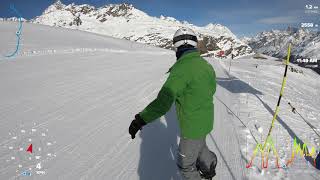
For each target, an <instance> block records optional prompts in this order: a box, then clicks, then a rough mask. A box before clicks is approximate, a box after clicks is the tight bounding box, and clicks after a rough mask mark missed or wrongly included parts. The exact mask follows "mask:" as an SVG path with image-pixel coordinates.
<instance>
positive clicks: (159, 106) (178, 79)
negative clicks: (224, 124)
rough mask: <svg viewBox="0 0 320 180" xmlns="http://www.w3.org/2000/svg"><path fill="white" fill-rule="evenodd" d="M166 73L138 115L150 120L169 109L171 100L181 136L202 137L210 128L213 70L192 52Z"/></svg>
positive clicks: (213, 87) (211, 127)
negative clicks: (156, 91)
mask: <svg viewBox="0 0 320 180" xmlns="http://www.w3.org/2000/svg"><path fill="white" fill-rule="evenodd" d="M169 72H170V75H169V77H168V79H167V80H166V82H165V83H164V85H163V86H162V88H161V90H160V92H159V94H158V96H157V98H156V99H155V100H154V101H152V102H151V103H150V104H149V105H148V106H147V107H146V108H145V109H144V110H143V111H142V112H140V113H139V114H140V116H141V118H142V119H143V120H144V121H145V122H146V123H150V122H152V121H154V120H156V119H157V118H159V117H161V116H163V115H164V114H165V113H166V112H167V111H169V109H170V107H171V105H172V104H173V102H175V104H176V113H177V117H178V121H179V126H180V131H181V137H185V138H189V139H199V138H204V137H205V136H206V135H207V134H209V133H210V132H211V130H212V129H213V121H214V104H213V95H214V93H215V91H216V75H215V71H214V69H213V68H212V66H211V65H210V64H209V63H208V62H207V61H206V60H204V59H203V58H202V57H201V56H200V53H199V52H198V51H196V52H186V53H185V54H183V55H182V57H180V58H179V59H178V60H177V62H176V63H175V64H174V65H173V66H172V67H171V68H170V70H169Z"/></svg>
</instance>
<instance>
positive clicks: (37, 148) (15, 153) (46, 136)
mask: <svg viewBox="0 0 320 180" xmlns="http://www.w3.org/2000/svg"><path fill="white" fill-rule="evenodd" d="M56 143H57V142H56V141H55V140H54V139H53V138H52V136H51V134H50V131H49V129H47V128H43V127H37V124H34V126H33V128H25V127H23V126H20V127H19V128H16V129H14V130H12V131H9V133H8V135H7V137H6V139H5V140H4V141H3V142H1V146H0V155H1V156H0V162H1V163H0V176H1V177H2V178H4V177H5V179H20V178H21V177H24V176H45V175H46V174H47V173H48V172H47V167H46V164H47V162H48V161H51V160H53V159H54V158H55V157H56V154H55V153H54V151H53V150H54V147H55V145H56Z"/></svg>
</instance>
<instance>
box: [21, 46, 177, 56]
mask: <svg viewBox="0 0 320 180" xmlns="http://www.w3.org/2000/svg"><path fill="white" fill-rule="evenodd" d="M97 52H98V53H117V54H146V55H158V56H163V55H170V54H171V52H159V51H151V52H150V51H132V50H125V49H110V48H72V49H64V50H57V49H46V50H25V51H23V52H20V53H19V55H18V57H19V58H21V57H39V56H48V55H65V54H89V53H97Z"/></svg>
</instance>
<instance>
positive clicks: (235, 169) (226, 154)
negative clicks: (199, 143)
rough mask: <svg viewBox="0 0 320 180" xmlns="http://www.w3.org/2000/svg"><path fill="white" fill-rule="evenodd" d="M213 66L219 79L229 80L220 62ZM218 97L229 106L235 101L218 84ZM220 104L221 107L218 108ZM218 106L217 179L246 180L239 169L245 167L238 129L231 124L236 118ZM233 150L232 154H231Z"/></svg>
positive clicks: (215, 137) (214, 135)
mask: <svg viewBox="0 0 320 180" xmlns="http://www.w3.org/2000/svg"><path fill="white" fill-rule="evenodd" d="M212 65H213V67H214V69H215V71H216V74H217V77H222V78H229V76H228V73H227V71H226V69H225V68H224V67H223V66H221V64H220V62H217V60H213V63H212ZM216 96H218V97H219V98H220V99H222V100H223V101H224V102H225V103H226V105H228V106H230V104H232V101H235V97H234V95H233V94H231V93H230V92H229V91H228V90H226V89H224V88H223V87H221V86H219V85H218V84H217V91H216ZM230 97H231V98H230ZM226 98H227V99H226ZM228 98H229V99H228ZM215 102H218V101H215ZM218 104H219V106H217V105H218ZM217 105H216V106H215V107H216V110H215V115H216V118H217V119H216V121H215V126H214V129H215V130H214V131H213V134H212V135H213V137H214V139H215V141H216V145H217V146H218V147H215V148H214V149H217V150H216V152H220V153H221V154H217V156H218V158H219V159H220V164H218V166H217V169H221V171H220V173H218V174H217V178H219V179H233V180H235V178H236V177H241V179H244V178H245V177H244V176H243V175H244V174H245V172H244V169H243V167H239V166H244V165H243V159H242V157H241V147H240V146H239V139H238V135H237V134H236V133H235V132H234V130H235V129H236V127H234V123H232V122H230V121H234V117H233V116H231V115H229V113H228V109H227V108H226V107H224V105H223V104H222V103H221V102H220V103H217ZM230 131H232V132H230ZM231 149H232V153H231V152H230V150H231ZM220 156H221V157H220ZM221 160H223V161H221Z"/></svg>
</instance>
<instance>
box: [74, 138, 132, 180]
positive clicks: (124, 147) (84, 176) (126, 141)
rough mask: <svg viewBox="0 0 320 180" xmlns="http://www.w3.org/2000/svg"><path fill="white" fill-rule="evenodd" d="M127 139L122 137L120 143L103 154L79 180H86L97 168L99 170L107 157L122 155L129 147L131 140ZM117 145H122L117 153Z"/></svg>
mask: <svg viewBox="0 0 320 180" xmlns="http://www.w3.org/2000/svg"><path fill="white" fill-rule="evenodd" d="M127 139H128V137H127V136H122V137H121V138H120V141H119V142H118V143H117V144H116V145H115V146H114V147H113V148H111V149H110V150H109V151H108V152H107V153H105V154H104V155H103V157H102V158H100V160H99V161H97V162H96V163H95V164H94V165H93V166H92V167H91V168H88V170H87V171H86V172H85V173H84V175H82V176H81V177H80V179H87V178H88V176H89V175H90V174H91V173H92V172H94V171H95V170H97V169H98V168H100V167H101V166H102V165H103V163H104V162H105V161H107V160H109V158H108V157H113V158H116V157H119V156H121V153H122V152H123V151H124V150H125V149H127V147H128V146H129V144H130V143H131V140H127ZM123 143H125V144H124V146H123V145H122V144H123ZM119 145H122V146H121V147H122V148H120V151H119V149H118V148H119V147H120V146H119ZM114 154H116V155H115V156H114Z"/></svg>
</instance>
